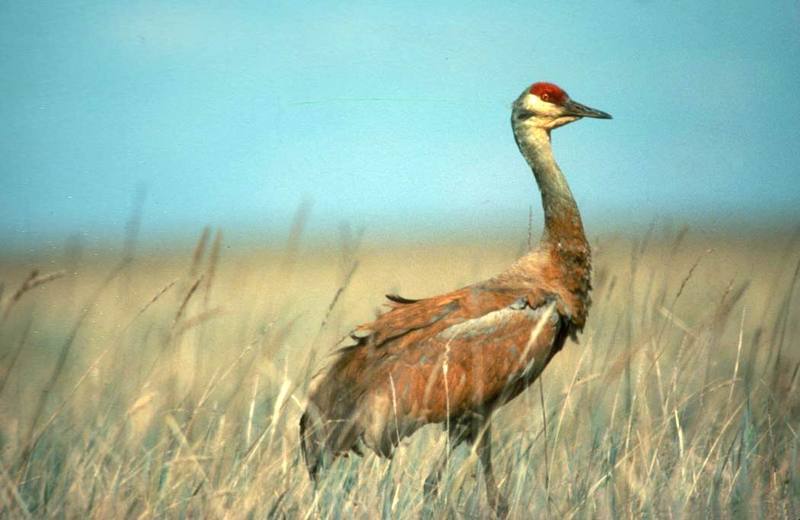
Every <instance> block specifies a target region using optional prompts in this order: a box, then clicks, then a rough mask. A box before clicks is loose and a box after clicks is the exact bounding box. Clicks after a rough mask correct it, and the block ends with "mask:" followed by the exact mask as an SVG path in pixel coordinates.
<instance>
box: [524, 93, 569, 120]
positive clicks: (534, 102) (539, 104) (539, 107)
mask: <svg viewBox="0 0 800 520" xmlns="http://www.w3.org/2000/svg"><path fill="white" fill-rule="evenodd" d="M525 108H526V109H528V110H530V111H531V112H534V113H536V114H537V115H543V116H552V117H556V116H558V115H560V114H561V111H562V109H561V107H559V106H557V105H554V104H553V103H548V102H547V101H542V100H541V99H539V96H537V95H536V94H530V95H529V96H527V97H526V98H525Z"/></svg>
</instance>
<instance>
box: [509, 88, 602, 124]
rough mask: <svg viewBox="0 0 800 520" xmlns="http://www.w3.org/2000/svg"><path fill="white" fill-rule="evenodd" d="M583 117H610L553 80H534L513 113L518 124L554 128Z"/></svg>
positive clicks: (514, 120) (513, 121)
mask: <svg viewBox="0 0 800 520" xmlns="http://www.w3.org/2000/svg"><path fill="white" fill-rule="evenodd" d="M583 117H594V118H597V119H611V115H610V114H606V113H605V112H601V111H600V110H595V109H594V108H589V107H587V106H586V105H582V104H580V103H578V102H577V101H573V100H571V99H570V98H569V95H568V94H567V93H566V92H564V90H562V89H561V88H560V87H559V86H557V85H554V84H552V83H545V82H540V83H534V84H533V85H531V86H530V87H528V88H527V89H525V91H524V92H523V93H522V94H520V96H519V97H518V98H517V100H516V101H514V106H513V108H512V113H511V121H512V123H513V124H514V125H515V126H517V125H521V126H526V127H535V128H542V129H544V130H548V131H550V130H552V129H553V128H558V127H559V126H564V125H566V124H567V123H571V122H573V121H577V120H578V119H581V118H583Z"/></svg>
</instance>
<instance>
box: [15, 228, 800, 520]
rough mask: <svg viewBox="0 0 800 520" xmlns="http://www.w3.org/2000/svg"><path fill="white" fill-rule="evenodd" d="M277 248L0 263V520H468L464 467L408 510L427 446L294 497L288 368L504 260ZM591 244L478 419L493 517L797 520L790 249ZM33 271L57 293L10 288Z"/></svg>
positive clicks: (464, 251) (429, 251)
mask: <svg viewBox="0 0 800 520" xmlns="http://www.w3.org/2000/svg"><path fill="white" fill-rule="evenodd" d="M302 224H303V222H302V221H300V222H299V223H296V227H299V228H302ZM296 234H299V231H298V232H296ZM212 236H213V237H214V238H213V241H212V240H211V238H212ZM296 238H297V237H294V238H293V240H292V241H290V243H289V245H288V247H287V248H286V250H285V251H267V250H244V249H242V250H239V251H236V250H235V249H228V248H224V247H222V243H221V241H222V235H221V234H219V233H218V232H217V233H216V234H213V235H212V233H211V230H205V231H204V232H203V234H202V236H201V239H200V243H199V244H198V246H197V247H196V248H195V249H194V252H193V251H192V249H191V248H187V250H186V251H185V252H183V253H180V254H171V255H162V256H159V255H153V254H151V255H147V256H143V255H141V254H140V255H139V257H138V258H136V257H134V255H133V250H132V247H129V248H127V250H126V252H125V254H124V257H125V258H126V261H123V262H122V263H119V262H116V261H115V260H114V259H113V258H112V255H111V254H110V253H109V254H107V255H105V256H103V255H100V256H96V255H95V256H92V255H83V256H84V257H88V258H90V260H83V261H81V262H80V263H78V264H77V265H67V264H68V263H69V261H70V260H69V258H62V257H59V256H58V255H56V256H55V257H47V256H44V255H42V256H41V257H37V258H35V259H33V260H30V259H28V260H25V261H22V260H19V259H14V258H5V259H0V284H4V285H3V286H4V287H7V288H12V289H9V290H7V291H6V293H5V296H2V300H0V312H2V317H3V319H2V321H0V356H2V357H1V359H0V378H1V379H0V445H1V446H2V453H0V464H1V465H2V466H1V467H0V516H3V517H49V516H55V517H63V516H67V517H94V518H108V517H115V518H123V517H125V518H139V517H150V516H159V517H160V516H168V517H179V516H180V517H183V516H189V517H231V518H238V517H260V518H263V517H265V516H266V517H289V518H309V517H310V518H317V517H319V518H350V517H353V516H355V517H356V518H373V517H376V516H383V517H401V518H406V517H409V518H417V517H419V516H420V515H422V516H426V515H429V516H431V517H434V518H438V517H442V516H445V515H446V516H452V517H467V518H481V517H485V516H487V514H488V509H487V505H486V503H485V498H484V494H483V489H482V487H483V483H482V481H481V479H480V477H479V475H480V473H479V472H478V471H476V470H477V469H478V468H477V467H476V461H475V459H474V457H472V456H471V455H470V454H469V453H468V452H467V451H466V450H463V451H462V452H459V456H458V457H457V459H458V460H457V461H456V462H455V463H454V464H452V465H451V467H450V470H449V472H448V473H447V475H446V477H445V482H444V483H443V492H442V494H441V496H440V497H439V499H438V500H437V501H436V502H435V503H432V504H425V503H424V502H423V496H422V481H423V479H424V478H425V475H426V474H427V471H428V469H429V467H430V465H431V464H432V461H433V459H434V458H435V457H436V456H438V454H439V453H441V450H442V449H443V448H444V444H445V436H444V435H443V434H442V433H441V431H440V429H439V428H438V427H427V428H425V429H423V430H422V431H421V432H419V433H418V434H417V435H415V436H414V437H412V438H411V439H410V440H407V441H406V442H405V443H404V444H403V446H402V447H401V449H400V450H399V451H398V453H397V455H396V457H395V459H394V460H393V461H392V462H391V463H389V462H386V461H384V460H380V459H377V458H376V457H374V456H371V455H370V456H367V457H365V458H363V459H362V458H359V457H350V458H347V459H342V460H341V461H339V462H338V463H337V464H336V465H335V466H334V467H333V468H332V470H331V472H330V473H329V474H328V476H327V478H326V479H325V480H324V481H323V482H322V484H321V486H320V488H319V489H318V492H317V494H316V495H315V494H314V492H313V490H312V487H311V485H310V484H309V481H308V479H307V476H306V473H305V470H304V468H303V465H302V461H301V459H300V453H299V450H298V446H297V445H298V439H297V435H298V432H297V420H298V417H299V414H300V411H301V408H302V405H303V399H304V395H303V392H304V391H305V388H306V382H307V378H308V373H309V369H310V367H311V366H312V365H313V366H314V367H319V366H320V365H321V364H322V363H324V361H325V353H326V352H327V351H328V350H329V349H330V348H331V346H332V344H333V343H335V342H336V341H337V340H338V339H339V338H340V337H342V336H343V335H344V334H345V333H346V332H347V330H348V329H349V328H350V327H352V326H353V325H356V324H357V323H359V322H363V321H366V320H368V319H369V318H370V317H371V316H372V313H373V311H374V310H375V309H376V308H377V307H378V306H379V305H380V304H381V295H382V293H385V292H399V293H401V294H404V295H406V296H409V297H419V296H424V295H428V294H434V293H437V292H440V291H445V290H449V289H453V288H455V287H458V286H460V285H462V284H465V283H469V282H471V281H475V280H478V279H481V278H483V277H486V276H489V275H491V274H493V273H494V272H496V271H498V270H500V269H502V268H503V267H504V266H505V265H507V264H508V263H509V262H510V261H511V260H512V259H513V258H514V256H515V255H516V254H517V253H518V252H519V250H520V249H521V245H522V244H502V243H498V244H493V245H488V246H484V247H475V246H453V245H449V246H446V247H445V246H440V247H434V246H426V247H416V248H415V247H411V248H409V247H404V248H399V247H397V248H377V247H373V248H369V247H361V248H360V250H357V243H358V240H357V239H351V240H349V241H348V243H347V244H346V246H345V247H343V248H342V249H343V251H339V250H330V251H328V250H323V249H313V248H308V247H306V246H304V245H303V243H302V242H301V241H299V240H297V239H296ZM209 243H211V247H210V251H209V252H208V253H207V252H206V249H207V245H208V244H209ZM595 245H596V249H597V253H596V255H595V257H596V261H595V264H596V269H595V285H596V290H595V293H594V300H595V304H594V307H593V309H592V314H591V316H590V320H589V325H588V327H587V329H586V331H585V333H584V334H583V336H582V338H581V342H580V344H578V345H576V344H569V345H568V346H567V347H566V348H565V350H564V351H563V352H562V353H560V354H559V355H558V356H557V357H556V359H555V360H554V362H553V363H552V365H551V366H550V367H549V368H548V370H546V372H545V374H544V378H543V385H542V386H541V387H539V386H538V384H537V385H535V386H534V387H533V388H531V389H530V390H529V391H527V392H526V393H524V394H523V395H522V396H520V397H519V398H518V399H517V400H515V401H514V402H513V403H512V404H510V405H509V406H507V407H506V408H505V409H503V410H502V411H501V412H500V413H499V414H498V416H497V419H496V421H497V422H496V426H495V428H494V439H493V441H494V444H495V450H494V451H495V457H496V466H497V467H496V471H497V473H498V475H505V478H504V479H502V484H501V485H502V488H503V490H504V492H505V493H506V494H507V496H508V497H509V501H510V503H511V515H512V516H513V517H517V518H527V517H530V516H531V514H532V512H534V513H535V514H536V516H540V517H542V516H546V515H550V516H552V517H553V518H573V517H578V518H596V517H603V518H621V517H628V518H642V517H648V518H671V517H685V516H690V517H702V518H705V517H709V516H711V517H731V516H742V517H745V516H750V515H754V516H756V517H770V518H788V519H796V518H800V439H799V438H798V435H800V431H799V430H800V388H798V387H800V381H799V379H800V374H798V372H800V371H799V370H798V367H800V364H798V363H799V357H798V346H799V345H798V341H799V340H800V324H799V322H800V320H798V319H797V318H798V317H800V312H799V311H800V301H798V300H800V296H798V295H797V294H796V292H800V289H798V288H796V287H795V285H796V283H797V278H798V268H799V267H800V264H799V263H798V261H799V260H800V245H799V244H798V243H796V242H793V240H792V239H790V238H788V237H781V236H777V237H774V238H773V239H766V238H760V239H759V238H756V237H747V238H739V239H730V238H729V239H723V238H720V237H711V236H703V235H701V234H700V233H693V232H689V233H688V234H687V233H683V232H682V233H678V234H674V233H664V234H663V236H661V235H659V233H651V234H648V236H647V237H645V238H642V239H639V240H629V239H622V238H617V239H612V238H608V239H603V240H599V241H596V244H595ZM72 256H74V255H72ZM67 257H70V255H67ZM34 264H35V265H34ZM45 265H48V268H47V271H52V272H54V273H56V274H58V273H60V272H61V269H66V270H67V272H68V274H67V275H66V276H63V277H61V278H59V279H55V278H56V276H55V275H44V276H42V275H39V274H38V271H32V269H33V268H36V267H38V266H45ZM356 267H357V268H356ZM31 272H34V273H35V274H30V273H31ZM45 282H47V283H45ZM15 287H20V288H21V289H20V290H19V291H16V290H14V289H13V288H15ZM34 287H35V288H36V290H35V291H31V289H33V288H34ZM23 288H24V289H23ZM212 289H213V290H212ZM540 390H541V394H540ZM545 424H546V428H545V427H543V425H545Z"/></svg>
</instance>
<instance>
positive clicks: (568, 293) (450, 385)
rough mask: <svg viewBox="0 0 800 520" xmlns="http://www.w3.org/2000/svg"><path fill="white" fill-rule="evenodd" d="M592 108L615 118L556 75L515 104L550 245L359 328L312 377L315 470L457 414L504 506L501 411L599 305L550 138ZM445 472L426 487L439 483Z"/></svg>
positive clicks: (390, 444)
mask: <svg viewBox="0 0 800 520" xmlns="http://www.w3.org/2000/svg"><path fill="white" fill-rule="evenodd" d="M581 117H596V118H610V116H608V114H605V113H603V112H600V111H597V110H594V109H590V108H588V107H585V106H583V105H580V104H578V103H575V102H573V101H571V100H570V99H569V97H568V96H567V95H566V93H565V92H564V91H562V90H561V89H560V88H558V87H556V86H555V85H552V84H549V83H535V84H534V85H532V86H531V87H530V88H529V89H526V91H525V92H523V94H522V95H521V96H520V97H519V98H518V99H517V100H516V101H515V103H514V107H513V111H512V127H513V130H514V137H515V139H516V141H517V144H518V146H519V149H520V151H521V153H522V155H523V156H524V157H525V159H526V160H527V162H528V164H529V165H530V166H531V169H532V170H533V173H534V176H535V178H536V181H537V184H538V186H539V189H540V191H541V194H542V205H543V209H544V214H545V229H544V233H543V236H542V239H541V242H540V243H539V244H538V246H537V247H536V248H535V249H534V250H532V251H531V252H530V253H529V254H527V255H525V256H523V257H522V258H520V259H519V260H517V261H516V262H515V263H514V264H513V265H512V266H511V267H509V268H508V269H507V270H505V271H504V272H502V273H500V274H499V275H497V276H495V277H493V278H491V279H489V280H486V281H484V282H480V283H477V284H474V285H471V286H468V287H464V288H462V289H458V290H456V291H453V292H451V293H448V294H444V295H440V296H435V297H432V298H425V299H421V300H408V299H405V298H402V297H399V296H388V298H389V300H390V302H389V307H390V308H389V309H388V310H387V311H386V312H384V313H383V314H381V315H380V316H378V318H377V319H375V321H373V322H372V323H368V324H365V325H362V326H360V327H358V328H356V330H354V331H353V332H352V333H351V337H352V339H353V340H354V344H353V345H351V346H347V347H345V348H342V349H341V350H339V351H338V352H337V353H336V354H335V355H336V357H335V360H334V361H333V362H332V364H331V365H330V366H329V367H328V368H327V369H326V370H325V371H323V372H321V373H320V374H319V375H318V376H317V377H315V378H314V380H313V381H312V384H311V389H310V392H309V404H308V409H307V410H306V412H305V413H304V415H303V417H302V418H301V422H300V427H301V443H302V444H301V445H302V449H303V454H304V457H305V460H306V463H307V465H308V469H309V473H310V475H311V476H312V478H315V479H316V478H317V473H318V471H319V469H320V465H321V464H322V462H323V460H324V459H325V458H326V456H327V455H329V456H332V457H335V456H337V455H340V454H343V453H346V452H348V451H351V450H352V451H355V452H357V453H361V451H362V447H364V446H366V447H367V448H370V449H371V450H372V451H374V452H375V453H376V454H378V455H381V456H385V457H391V455H392V453H393V450H394V448H395V446H397V444H398V443H399V442H400V440H401V439H402V438H403V437H406V436H408V435H411V434H412V433H413V432H414V431H416V430H417V429H418V428H420V427H421V426H424V425H426V424H429V423H448V424H449V425H450V426H451V432H450V434H451V436H452V437H453V440H454V442H453V443H451V446H452V447H455V445H458V444H459V443H460V442H462V441H470V442H472V443H475V444H476V448H477V449H478V451H480V452H481V460H482V462H483V466H484V471H485V477H486V480H487V491H488V494H489V500H490V502H491V505H492V506H493V507H494V508H495V510H496V511H497V512H498V513H501V514H502V513H503V512H504V510H505V505H504V501H503V499H502V496H501V495H499V494H498V492H497V490H496V484H495V482H494V476H493V474H492V469H491V451H490V443H489V438H488V437H489V435H490V433H489V432H490V430H489V422H488V421H489V418H490V415H491V413H492V411H493V410H495V409H496V408H497V407H498V406H500V405H502V404H504V403H505V402H508V401H509V400H510V399H513V398H514V397H516V396H517V395H518V394H519V393H520V392H522V391H523V390H524V389H525V388H526V387H527V386H528V385H530V383H532V382H533V381H535V380H536V378H537V377H538V376H539V374H541V372H542V370H543V369H544V368H545V367H546V366H547V364H548V363H549V362H550V360H551V359H552V358H553V356H554V355H555V354H556V353H557V352H558V351H559V350H561V348H562V347H563V346H564V343H565V341H566V339H567V338H568V337H570V336H572V337H575V335H576V334H577V333H578V332H579V331H581V330H582V328H583V326H584V324H585V322H586V317H587V312H588V308H589V304H590V297H589V291H590V289H591V281H590V273H591V258H590V248H589V245H588V243H587V241H586V237H585V235H584V231H583V224H582V222H581V218H580V213H579V212H578V208H577V205H576V204H575V200H574V198H573V197H572V193H571V192H570V189H569V186H568V185H567V182H566V179H565V178H564V175H563V174H562V173H561V170H560V169H559V168H558V166H557V165H556V163H555V160H554V159H553V154H552V149H551V147H550V131H551V130H552V129H554V128H557V127H559V126H562V125H564V124H567V123H569V122H572V121H574V120H576V119H580V118H581ZM329 458H330V457H329ZM437 471H441V469H440V468H438V469H437ZM434 477H435V478H433V479H431V478H430V477H429V481H428V482H426V484H431V482H432V485H433V486H435V482H436V480H437V478H438V477H437V476H436V475H434Z"/></svg>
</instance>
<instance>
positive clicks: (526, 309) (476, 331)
mask: <svg viewBox="0 0 800 520" xmlns="http://www.w3.org/2000/svg"><path fill="white" fill-rule="evenodd" d="M550 305H551V304H550V303H547V304H544V305H541V306H539V307H530V306H529V305H528V301H527V299H525V298H520V299H518V300H516V301H515V302H514V303H512V304H511V305H509V306H508V307H503V308H502V309H498V310H496V311H492V312H489V313H486V314H484V315H483V316H481V317H479V318H473V319H471V320H466V321H462V322H461V323H456V324H455V325H452V326H450V327H448V328H446V329H444V330H443V331H442V332H440V333H439V334H437V337H438V338H441V339H444V340H448V339H454V338H471V337H478V336H487V335H490V334H494V333H495V332H497V331H498V330H499V329H501V328H503V327H504V326H505V325H507V324H508V322H509V321H511V320H513V319H516V318H519V316H520V314H522V315H524V316H525V318H527V320H528V321H530V322H531V323H532V324H533V323H536V322H538V321H539V319H540V318H541V317H542V316H543V315H544V313H545V312H546V311H547V309H548V308H549V306H550ZM558 320H559V315H558V313H557V312H551V313H550V321H551V322H553V323H554V324H555V323H557V322H558Z"/></svg>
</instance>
